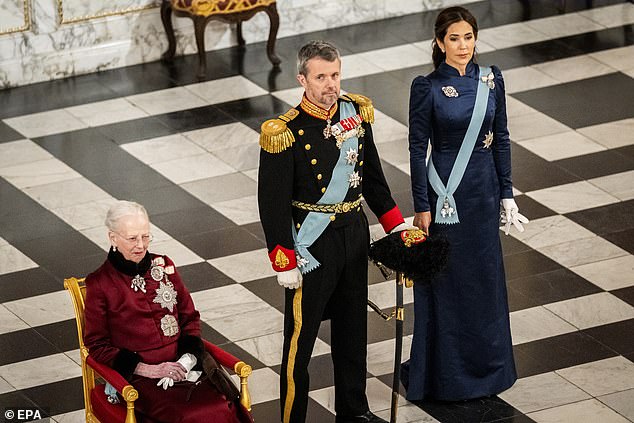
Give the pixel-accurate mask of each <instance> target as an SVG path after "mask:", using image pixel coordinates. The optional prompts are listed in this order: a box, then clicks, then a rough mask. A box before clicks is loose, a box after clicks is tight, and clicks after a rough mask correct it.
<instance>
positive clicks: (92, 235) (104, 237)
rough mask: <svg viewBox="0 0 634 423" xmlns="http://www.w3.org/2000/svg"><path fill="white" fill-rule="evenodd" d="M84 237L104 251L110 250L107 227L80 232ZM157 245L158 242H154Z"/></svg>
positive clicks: (97, 227)
mask: <svg viewBox="0 0 634 423" xmlns="http://www.w3.org/2000/svg"><path fill="white" fill-rule="evenodd" d="M79 232H81V234H82V235H83V236H85V237H86V238H88V239H89V240H91V241H92V242H93V243H95V244H96V245H97V246H98V247H99V248H101V249H102V250H104V251H108V250H110V241H109V240H108V228H106V225H102V226H96V227H94V228H88V229H81V230H79ZM153 243H154V244H156V242H153Z"/></svg>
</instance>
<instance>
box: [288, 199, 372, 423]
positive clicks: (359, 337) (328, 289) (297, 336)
mask: <svg viewBox="0 0 634 423" xmlns="http://www.w3.org/2000/svg"><path fill="white" fill-rule="evenodd" d="M369 241H370V240H369V232H368V223H367V219H366V217H365V215H364V214H363V211H356V210H355V211H352V212H350V213H346V214H344V215H337V219H336V220H335V221H334V222H331V224H330V225H329V226H328V228H326V230H325V231H324V232H323V233H322V235H321V236H320V237H319V239H317V241H315V243H314V244H313V245H312V246H311V247H310V252H311V254H312V255H313V256H314V257H315V258H316V259H317V260H318V261H319V262H320V263H321V266H319V267H318V268H317V269H315V270H313V271H312V272H309V273H308V274H305V275H304V278H303V285H302V288H301V289H298V290H291V289H287V290H286V304H285V307H286V309H285V315H284V351H283V356H282V368H281V373H280V401H281V413H282V422H284V423H291V422H293V423H296V422H304V420H305V418H306V407H307V403H308V387H309V375H308V363H309V361H310V356H311V353H312V351H313V346H314V344H315V339H316V338H317V332H318V330H319V325H320V323H321V321H322V318H330V320H331V351H332V360H333V364H334V373H335V410H336V412H337V415H339V416H357V415H361V414H364V413H365V412H367V411H368V402H367V398H366V395H365V385H366V367H367V365H366V353H367V312H366V307H367V299H368V288H367V281H368V246H369Z"/></svg>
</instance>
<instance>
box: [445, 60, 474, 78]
mask: <svg viewBox="0 0 634 423" xmlns="http://www.w3.org/2000/svg"><path fill="white" fill-rule="evenodd" d="M438 71H439V72H441V73H443V74H445V75H447V76H458V77H459V76H466V77H469V78H476V79H477V78H478V66H477V65H476V64H475V63H473V61H471V62H469V63H467V67H466V68H465V72H464V75H460V71H459V70H458V69H456V68H454V67H453V66H451V65H448V64H447V62H444V61H443V62H442V63H441V64H440V66H438Z"/></svg>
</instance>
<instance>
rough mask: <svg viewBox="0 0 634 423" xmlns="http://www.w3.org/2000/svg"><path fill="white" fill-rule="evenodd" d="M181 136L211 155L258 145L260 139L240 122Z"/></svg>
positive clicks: (198, 130) (185, 133)
mask: <svg viewBox="0 0 634 423" xmlns="http://www.w3.org/2000/svg"><path fill="white" fill-rule="evenodd" d="M183 136H185V137H186V138H188V139H190V140H192V141H193V142H195V143H196V144H198V145H199V146H201V147H202V148H204V149H205V150H207V151H210V152H212V153H213V152H215V151H218V150H223V149H226V148H231V147H242V146H244V145H252V144H253V145H259V138H260V135H259V134H258V133H257V132H256V131H254V130H253V129H251V128H249V127H248V126H246V125H245V124H243V123H241V122H235V123H229V124H226V125H219V126H212V127H209V128H203V129H197V130H195V131H190V132H184V133H183Z"/></svg>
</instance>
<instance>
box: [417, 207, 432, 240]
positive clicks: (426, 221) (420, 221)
mask: <svg viewBox="0 0 634 423" xmlns="http://www.w3.org/2000/svg"><path fill="white" fill-rule="evenodd" d="M430 224H431V212H428V211H426V212H418V213H416V214H414V226H416V227H417V228H419V229H422V230H423V231H424V232H425V233H426V234H427V235H429V225H430Z"/></svg>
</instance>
